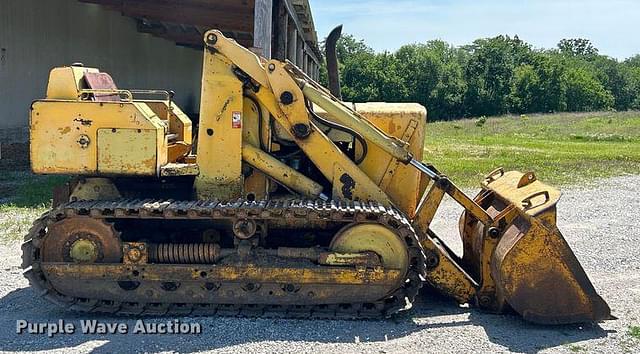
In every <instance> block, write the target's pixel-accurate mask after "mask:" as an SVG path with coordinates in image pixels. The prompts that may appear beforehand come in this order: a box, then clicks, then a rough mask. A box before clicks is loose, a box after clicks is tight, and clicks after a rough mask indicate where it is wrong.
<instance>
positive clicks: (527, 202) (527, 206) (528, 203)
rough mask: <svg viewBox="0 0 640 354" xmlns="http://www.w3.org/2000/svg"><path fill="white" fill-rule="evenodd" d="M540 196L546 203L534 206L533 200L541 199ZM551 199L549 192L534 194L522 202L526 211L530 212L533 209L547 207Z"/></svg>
mask: <svg viewBox="0 0 640 354" xmlns="http://www.w3.org/2000/svg"><path fill="white" fill-rule="evenodd" d="M539 196H544V202H542V203H540V204H538V205H534V204H533V202H532V200H533V198H536V197H539ZM550 199H551V197H550V196H549V192H548V191H541V192H536V193H533V194H532V195H530V196H528V197H526V198H524V199H523V200H522V207H523V208H524V210H529V209H533V208H537V207H540V206H543V205H545V204H546V203H547V202H548V201H549V200H550Z"/></svg>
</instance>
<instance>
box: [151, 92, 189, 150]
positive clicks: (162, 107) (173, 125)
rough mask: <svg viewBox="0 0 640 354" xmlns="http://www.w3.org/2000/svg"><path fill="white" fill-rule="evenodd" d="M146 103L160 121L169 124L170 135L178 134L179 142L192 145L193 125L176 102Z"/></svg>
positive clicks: (154, 101) (153, 101) (152, 101)
mask: <svg viewBox="0 0 640 354" xmlns="http://www.w3.org/2000/svg"><path fill="white" fill-rule="evenodd" d="M141 102H144V103H145V104H146V105H147V106H149V108H151V110H153V111H154V113H156V115H157V116H158V117H160V119H162V120H164V121H167V122H168V123H169V129H168V133H169V134H176V135H177V140H178V141H181V142H184V143H185V144H191V143H192V135H193V123H192V122H191V119H189V117H187V115H186V114H184V112H183V111H182V110H181V109H180V107H178V106H177V105H176V104H175V102H171V104H170V103H169V101H157V100H145V101H141Z"/></svg>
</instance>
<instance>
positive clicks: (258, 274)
mask: <svg viewBox="0 0 640 354" xmlns="http://www.w3.org/2000/svg"><path fill="white" fill-rule="evenodd" d="M42 267H43V269H44V271H45V272H46V273H47V275H48V276H54V277H55V276H64V277H69V278H72V279H78V280H91V279H101V280H104V279H120V280H126V279H130V278H131V270H130V268H131V267H130V265H121V264H83V265H81V266H79V265H75V264H70V263H43V264H42ZM138 271H139V273H140V275H144V279H145V280H148V281H165V280H166V279H167V277H168V275H176V276H179V278H180V279H181V280H183V279H184V280H186V279H188V278H191V280H193V281H197V282H202V281H203V279H204V280H217V281H224V282H237V281H241V282H259V283H270V282H281V283H284V284H286V283H290V282H291V280H292V279H295V282H296V283H297V284H331V285H358V284H367V285H393V284H395V283H397V282H398V280H401V279H402V274H401V272H400V271H398V270H394V269H390V270H385V271H376V270H365V271H359V270H356V269H354V268H347V267H322V268H320V267H313V268H281V267H264V266H257V265H246V266H224V265H220V266H216V267H213V268H202V267H200V268H198V270H197V271H194V269H193V267H191V266H188V265H187V266H183V265H172V264H160V265H145V266H144V270H142V269H139V270H138ZM202 271H206V273H207V276H206V277H205V278H202V275H201V273H202Z"/></svg>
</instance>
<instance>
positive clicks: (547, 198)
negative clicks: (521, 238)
mask: <svg viewBox="0 0 640 354" xmlns="http://www.w3.org/2000/svg"><path fill="white" fill-rule="evenodd" d="M483 186H484V187H485V188H487V189H489V190H491V191H493V192H494V193H496V194H498V195H499V196H500V197H502V198H504V199H505V200H507V201H509V203H510V204H512V205H514V206H515V207H517V208H518V209H520V210H522V211H523V212H525V213H527V214H528V215H531V216H537V217H539V218H540V219H541V220H543V221H544V222H545V223H546V224H547V225H550V226H552V227H554V226H555V224H556V212H555V206H556V204H557V203H558V200H560V195H561V193H560V191H558V190H557V189H555V188H553V187H550V186H548V185H546V184H544V183H542V182H540V181H538V179H537V178H536V176H535V174H533V172H527V173H522V172H519V171H509V172H506V173H503V175H502V176H501V177H496V176H494V177H488V178H487V179H486V180H485V182H484V183H483Z"/></svg>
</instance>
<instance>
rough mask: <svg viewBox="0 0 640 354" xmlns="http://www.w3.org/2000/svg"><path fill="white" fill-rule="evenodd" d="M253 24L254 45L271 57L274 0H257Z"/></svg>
mask: <svg viewBox="0 0 640 354" xmlns="http://www.w3.org/2000/svg"><path fill="white" fill-rule="evenodd" d="M253 11H254V26H253V47H254V48H258V49H260V51H261V54H262V56H264V57H265V58H267V59H271V34H272V32H273V31H272V28H273V23H272V22H273V21H272V20H273V1H272V0H255V6H254V10H253Z"/></svg>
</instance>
